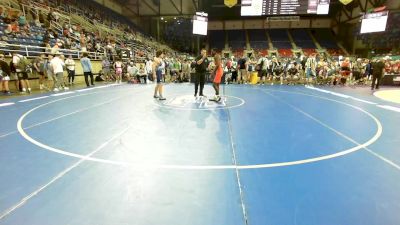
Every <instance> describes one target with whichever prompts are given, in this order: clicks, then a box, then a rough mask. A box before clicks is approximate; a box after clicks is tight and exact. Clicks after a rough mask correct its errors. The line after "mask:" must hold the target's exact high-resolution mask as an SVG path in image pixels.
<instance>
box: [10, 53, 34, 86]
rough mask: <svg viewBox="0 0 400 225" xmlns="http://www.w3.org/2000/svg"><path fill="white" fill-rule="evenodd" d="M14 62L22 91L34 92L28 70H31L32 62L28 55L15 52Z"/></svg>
mask: <svg viewBox="0 0 400 225" xmlns="http://www.w3.org/2000/svg"><path fill="white" fill-rule="evenodd" d="M12 55H13V57H12V63H13V64H14V66H15V69H16V73H17V77H18V80H19V82H20V84H21V86H22V93H26V91H28V93H31V92H32V89H31V87H30V85H29V81H28V72H29V70H30V62H29V60H28V58H26V56H23V55H20V54H18V53H17V52H13V54H12Z"/></svg>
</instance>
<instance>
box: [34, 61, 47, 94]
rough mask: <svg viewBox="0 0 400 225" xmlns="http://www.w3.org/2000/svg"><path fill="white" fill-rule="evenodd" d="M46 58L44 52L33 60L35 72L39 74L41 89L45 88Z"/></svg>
mask: <svg viewBox="0 0 400 225" xmlns="http://www.w3.org/2000/svg"><path fill="white" fill-rule="evenodd" d="M44 63H45V60H44V53H42V54H40V56H38V57H36V58H35V60H34V61H33V69H34V72H35V73H37V74H38V76H39V89H40V90H43V88H45V86H44V80H45V65H44Z"/></svg>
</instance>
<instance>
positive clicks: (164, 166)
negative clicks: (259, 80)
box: [17, 91, 382, 170]
mask: <svg viewBox="0 0 400 225" xmlns="http://www.w3.org/2000/svg"><path fill="white" fill-rule="evenodd" d="M277 92H280V91H277ZM287 92H288V91H287ZM288 93H292V94H300V95H305V96H310V97H315V98H320V99H325V100H327V101H332V102H336V103H339V104H343V105H347V106H349V107H351V108H354V109H357V110H359V111H361V112H363V113H365V114H366V115H367V116H369V117H370V118H372V119H373V121H374V122H375V124H376V126H377V131H376V133H375V135H374V136H373V137H372V138H371V139H370V140H368V141H367V142H365V143H363V144H360V145H357V146H355V147H352V148H350V149H346V150H343V151H340V152H336V153H333V154H330V155H325V156H320V157H315V158H308V159H303V160H297V161H289V162H278V163H270V164H255V165H241V166H235V165H198V166H197V165H167V164H161V165H160V164H137V163H136V164H131V163H128V162H123V161H113V160H106V159H100V158H94V157H87V156H84V155H80V154H76V153H71V152H68V151H65V150H62V149H57V148H54V147H51V146H48V145H46V144H43V143H41V142H38V141H36V140H35V139H33V138H32V137H30V136H29V135H28V134H27V133H26V132H25V131H24V129H23V128H22V122H23V120H24V119H25V117H26V116H28V115H29V114H30V113H31V112H33V111H34V110H36V109H38V108H40V107H42V106H44V105H47V104H49V103H47V104H43V105H39V106H37V107H35V108H33V109H31V110H29V111H27V112H26V113H25V114H24V115H22V116H21V117H20V118H19V120H18V123H17V128H18V132H19V133H20V134H21V135H22V137H24V138H25V139H26V140H27V141H29V142H31V143H32V144H34V145H37V146H39V147H41V148H43V149H45V150H48V151H51V152H55V153H59V154H63V155H66V156H71V157H76V158H81V159H85V160H91V161H94V162H100V163H106V164H112V165H118V166H129V167H131V168H143V169H175V170H226V169H239V170H241V169H260V168H271V167H281V166H293V165H299V164H305V163H312V162H317V161H322V160H327V159H333V158H336V157H340V156H344V155H346V154H350V153H353V152H356V151H359V150H361V149H363V148H365V147H366V146H369V145H371V144H372V143H374V142H376V141H377V140H378V139H379V137H380V136H381V135H382V124H381V122H380V121H379V120H378V119H377V118H376V117H375V116H373V115H372V114H371V113H369V112H368V111H366V110H364V109H362V108H360V107H358V106H353V105H351V104H348V103H345V102H341V101H338V100H335V99H330V98H326V97H322V96H318V95H311V94H305V93H302V92H288Z"/></svg>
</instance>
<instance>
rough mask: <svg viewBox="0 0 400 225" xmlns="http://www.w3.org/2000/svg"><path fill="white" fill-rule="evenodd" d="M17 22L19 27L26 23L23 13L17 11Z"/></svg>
mask: <svg viewBox="0 0 400 225" xmlns="http://www.w3.org/2000/svg"><path fill="white" fill-rule="evenodd" d="M18 24H19V26H20V27H23V26H25V25H26V24H27V23H26V18H25V16H24V14H23V13H19V17H18Z"/></svg>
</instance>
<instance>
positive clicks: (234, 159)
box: [224, 89, 249, 225]
mask: <svg viewBox="0 0 400 225" xmlns="http://www.w3.org/2000/svg"><path fill="white" fill-rule="evenodd" d="M224 93H225V89H224ZM227 113H228V132H229V139H230V142H231V149H232V162H233V164H234V165H235V167H236V168H235V173H236V180H237V184H238V188H239V196H240V203H241V205H242V213H243V219H244V224H245V225H248V223H249V222H248V221H249V220H248V217H247V211H246V205H245V204H244V194H243V193H244V192H243V188H242V183H241V182H240V174H239V169H238V168H237V167H238V163H237V159H236V148H235V142H234V140H233V132H232V123H231V115H230V112H229V109H227Z"/></svg>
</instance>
